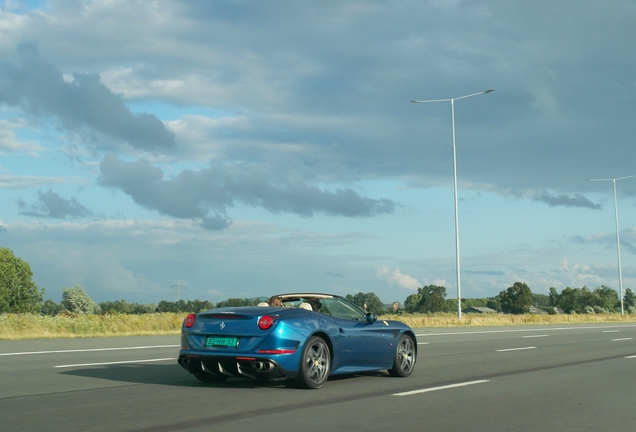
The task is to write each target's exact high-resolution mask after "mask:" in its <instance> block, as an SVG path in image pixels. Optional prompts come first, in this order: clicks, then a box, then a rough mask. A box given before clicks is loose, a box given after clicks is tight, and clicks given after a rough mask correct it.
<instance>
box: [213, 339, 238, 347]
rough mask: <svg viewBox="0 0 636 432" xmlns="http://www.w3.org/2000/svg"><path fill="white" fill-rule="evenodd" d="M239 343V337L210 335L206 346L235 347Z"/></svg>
mask: <svg viewBox="0 0 636 432" xmlns="http://www.w3.org/2000/svg"><path fill="white" fill-rule="evenodd" d="M237 345H238V339H237V338H226V337H209V338H208V339H207V340H206V341H205V346H223V347H235V346H237Z"/></svg>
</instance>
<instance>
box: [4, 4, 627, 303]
mask: <svg viewBox="0 0 636 432" xmlns="http://www.w3.org/2000/svg"><path fill="white" fill-rule="evenodd" d="M634 22H636V3H634V2H633V1H627V0H614V1H611V2H599V1H594V0H562V1H559V2H536V1H531V0H527V1H526V0H518V1H514V2H510V1H508V0H474V1H463V0H417V1H409V0H400V1H377V0H360V1H346V0H345V1H329V0H327V1H295V2H288V1H277V0H272V1H256V0H233V1H231V0H226V1H223V0H220V1H214V2H182V1H170V0H164V1H161V2H152V1H141V0H139V1H130V0H91V1H88V0H85V1H78V0H64V1H61V0H60V1H58V0H41V1H20V0H0V247H6V248H9V249H11V250H12V251H13V253H14V254H15V255H16V256H18V257H19V258H21V259H23V260H24V261H26V262H27V263H29V264H30V266H31V269H32V271H33V279H34V281H35V282H36V284H37V285H38V286H39V287H41V288H43V289H44V290H45V298H51V299H53V300H55V301H60V300H61V292H62V289H63V288H67V287H73V286H81V287H82V288H84V290H85V291H86V292H87V293H88V294H89V295H90V297H91V298H92V299H93V300H95V301H97V302H102V301H108V300H120V299H125V300H127V301H129V302H139V303H156V302H159V301H161V300H174V299H175V298H176V297H177V296H176V295H175V292H176V291H178V292H179V295H180V296H181V298H183V299H184V300H188V299H190V300H194V299H200V300H209V301H212V302H218V301H221V300H225V299H227V298H231V297H240V298H245V297H257V296H269V295H273V294H277V293H285V292H298V291H310V292H323V293H334V294H339V295H346V294H355V293H357V292H364V293H367V292H373V293H375V294H377V295H378V296H379V297H380V299H382V300H383V301H384V302H386V303H390V302H393V301H399V302H403V301H404V300H405V299H406V297H408V296H409V295H410V294H414V293H416V292H417V288H418V287H422V286H426V285H430V284H435V285H443V286H445V287H446V290H447V293H448V298H455V297H457V277H456V274H457V267H456V265H457V264H456V239H455V201H454V187H453V174H454V169H453V146H452V130H453V127H452V123H451V103H450V99H454V98H459V97H462V96H465V95H470V94H475V93H479V92H482V91H485V90H487V89H491V88H494V89H495V91H493V92H490V93H486V94H481V95H477V96H473V97H470V98H466V99H461V100H455V101H454V104H453V105H454V108H455V109H454V112H455V116H454V117H455V123H454V125H455V138H456V161H457V167H456V168H457V169H456V172H457V180H458V187H457V189H458V201H457V208H458V226H459V250H460V254H459V256H460V263H461V266H460V267H461V296H462V297H463V298H479V297H491V296H495V295H497V294H498V293H499V292H500V291H502V290H505V289H507V288H508V287H510V286H512V285H513V284H514V283H515V282H524V283H526V284H528V286H529V287H530V289H531V290H532V292H534V293H541V294H547V293H548V292H549V289H550V287H554V288H556V289H557V290H558V291H561V290H562V289H564V288H566V287H583V286H587V287H588V288H590V289H594V288H596V287H600V286H602V285H606V286H609V287H612V288H615V289H617V290H618V289H619V276H618V268H619V267H618V256H617V237H616V233H617V230H616V227H617V224H616V218H615V205H614V204H615V202H616V203H617V204H618V227H619V233H620V246H621V248H620V251H621V270H622V281H623V287H624V288H632V289H636V215H635V213H634V210H635V205H636V178H626V179H622V180H618V181H616V190H617V199H616V201H615V200H614V192H613V182H612V181H611V180H610V181H596V182H592V181H587V179H590V178H594V179H613V178H620V177H627V176H632V175H636V166H635V164H634V162H635V161H636V146H635V145H634V136H635V135H636V122H635V121H634V118H635V117H636V56H634V50H633V47H634V46H636V26H634V25H633V23H634ZM440 99H441V100H446V101H442V102H435V103H424V104H415V103H411V101H412V100H440Z"/></svg>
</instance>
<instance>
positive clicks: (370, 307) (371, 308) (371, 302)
mask: <svg viewBox="0 0 636 432" xmlns="http://www.w3.org/2000/svg"><path fill="white" fill-rule="evenodd" d="M345 297H346V299H347V300H349V301H350V302H352V303H354V304H355V305H357V306H358V307H360V308H361V309H364V310H366V311H367V312H373V313H375V314H381V313H383V312H384V303H382V300H380V297H378V296H377V295H376V294H375V293H372V292H369V293H366V294H364V293H362V292H359V293H357V294H355V295H351V294H347V295H346V296H345Z"/></svg>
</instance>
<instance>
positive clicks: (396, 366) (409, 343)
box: [389, 334, 416, 377]
mask: <svg viewBox="0 0 636 432" xmlns="http://www.w3.org/2000/svg"><path fill="white" fill-rule="evenodd" d="M415 357H416V351H415V342H413V339H412V338H411V336H409V335H406V334H403V335H402V337H400V342H399V343H398V345H397V348H396V350H395V359H394V360H393V367H392V368H391V369H389V374H390V375H391V376H394V377H407V376H409V375H411V372H413V369H414V368H415Z"/></svg>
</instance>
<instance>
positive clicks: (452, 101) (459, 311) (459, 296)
mask: <svg viewBox="0 0 636 432" xmlns="http://www.w3.org/2000/svg"><path fill="white" fill-rule="evenodd" d="M493 91H495V89H492V88H491V89H488V90H484V91H482V92H479V93H473V94H469V95H466V96H460V97H456V98H451V99H434V100H433V99H431V100H413V101H411V102H413V103H433V102H450V106H451V129H452V132H453V178H454V182H453V191H454V194H455V266H456V269H457V316H458V317H459V318H461V317H462V289H461V278H460V268H459V212H458V210H457V152H456V149H455V101H457V100H460V99H466V98H469V97H473V96H479V95H483V94H486V93H490V92H493Z"/></svg>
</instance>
